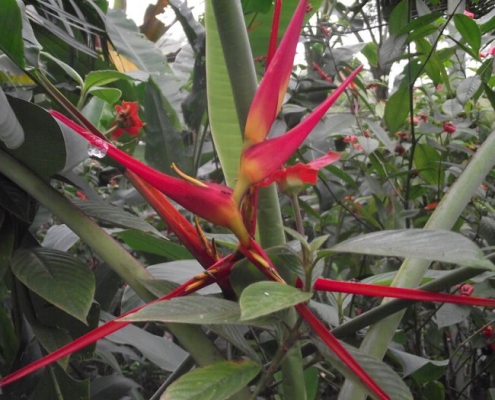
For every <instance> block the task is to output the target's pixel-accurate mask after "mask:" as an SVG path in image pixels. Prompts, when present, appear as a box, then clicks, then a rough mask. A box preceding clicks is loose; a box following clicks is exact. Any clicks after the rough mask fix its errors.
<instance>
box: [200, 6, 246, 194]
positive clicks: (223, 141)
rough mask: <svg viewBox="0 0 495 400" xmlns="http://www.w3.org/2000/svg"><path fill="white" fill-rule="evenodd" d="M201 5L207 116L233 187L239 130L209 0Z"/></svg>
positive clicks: (239, 143) (226, 174)
mask: <svg viewBox="0 0 495 400" xmlns="http://www.w3.org/2000/svg"><path fill="white" fill-rule="evenodd" d="M205 7H206V8H205V24H206V32H207V33H206V86H207V88H208V92H207V95H208V112H209V115H208V116H209V119H210V126H211V134H212V137H213V141H214V143H215V148H216V150H217V153H218V158H219V159H220V163H221V164H222V169H223V173H224V175H225V179H226V181H227V185H229V186H231V187H233V186H234V184H235V181H236V179H237V170H238V168H239V160H240V154H241V149H242V134H241V130H240V127H239V121H238V119H237V113H236V110H235V106H234V98H233V94H232V88H231V86H230V80H229V75H228V72H227V67H226V65H225V59H224V55H223V50H222V46H221V44H220V38H219V37H218V30H217V25H216V22H215V15H214V13H213V7H212V5H211V0H207V1H206V2H205Z"/></svg>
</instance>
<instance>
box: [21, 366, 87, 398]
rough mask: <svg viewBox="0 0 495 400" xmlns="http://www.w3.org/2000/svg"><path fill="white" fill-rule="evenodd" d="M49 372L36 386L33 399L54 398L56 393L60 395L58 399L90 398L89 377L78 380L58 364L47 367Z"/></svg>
mask: <svg viewBox="0 0 495 400" xmlns="http://www.w3.org/2000/svg"><path fill="white" fill-rule="evenodd" d="M47 368H48V371H46V372H47V373H45V374H43V378H42V379H41V381H40V382H39V384H38V386H36V390H35V391H34V393H33V394H32V395H31V397H30V398H31V399H54V394H55V393H57V394H58V395H60V397H58V399H74V400H76V399H77V400H88V399H89V386H90V385H89V379H86V380H84V381H76V380H75V379H74V378H72V377H71V376H69V374H68V373H66V372H65V371H64V370H63V369H62V368H61V367H60V366H59V365H58V364H53V365H50V366H48V367H47Z"/></svg>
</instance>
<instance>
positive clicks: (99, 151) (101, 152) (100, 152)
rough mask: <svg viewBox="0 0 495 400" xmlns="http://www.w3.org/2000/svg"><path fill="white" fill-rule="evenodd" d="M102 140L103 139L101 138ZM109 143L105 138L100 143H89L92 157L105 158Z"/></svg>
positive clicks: (89, 151) (89, 152)
mask: <svg viewBox="0 0 495 400" xmlns="http://www.w3.org/2000/svg"><path fill="white" fill-rule="evenodd" d="M100 140H101V139H100ZM107 150H108V143H106V142H105V141H104V140H101V141H99V142H98V145H97V146H95V145H94V144H89V145H88V154H89V156H90V157H96V158H103V157H105V156H106V155H107Z"/></svg>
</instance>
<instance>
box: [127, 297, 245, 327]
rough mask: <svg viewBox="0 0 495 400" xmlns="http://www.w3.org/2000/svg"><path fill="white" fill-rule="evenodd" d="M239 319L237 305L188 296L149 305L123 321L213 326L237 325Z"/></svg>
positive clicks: (208, 298) (230, 302)
mask: <svg viewBox="0 0 495 400" xmlns="http://www.w3.org/2000/svg"><path fill="white" fill-rule="evenodd" d="M239 317H240V309H239V305H238V304H237V303H236V302H234V301H228V300H223V299H218V298H215V297H206V296H189V297H179V298H174V299H171V300H167V301H162V302H159V303H154V304H150V305H148V306H146V307H144V308H143V309H141V310H139V311H138V312H136V313H133V314H131V315H129V316H127V317H125V318H124V320H125V321H134V322H138V321H159V322H173V323H183V324H200V325H205V324H212V325H213V324H229V323H230V324H232V323H239Z"/></svg>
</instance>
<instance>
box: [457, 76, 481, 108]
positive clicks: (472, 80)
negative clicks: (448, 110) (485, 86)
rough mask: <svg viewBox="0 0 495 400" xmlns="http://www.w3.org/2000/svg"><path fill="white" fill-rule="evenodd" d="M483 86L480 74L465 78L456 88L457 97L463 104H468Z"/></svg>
mask: <svg viewBox="0 0 495 400" xmlns="http://www.w3.org/2000/svg"><path fill="white" fill-rule="evenodd" d="M480 86H481V78H480V77H479V76H478V75H474V76H470V77H469V78H466V79H463V80H462V82H461V83H459V85H458V86H457V89H456V98H457V100H459V102H460V103H461V104H466V103H467V102H468V101H469V100H470V99H471V98H472V97H473V96H474V94H475V93H476V91H477V90H478V89H479V87H480Z"/></svg>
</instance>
